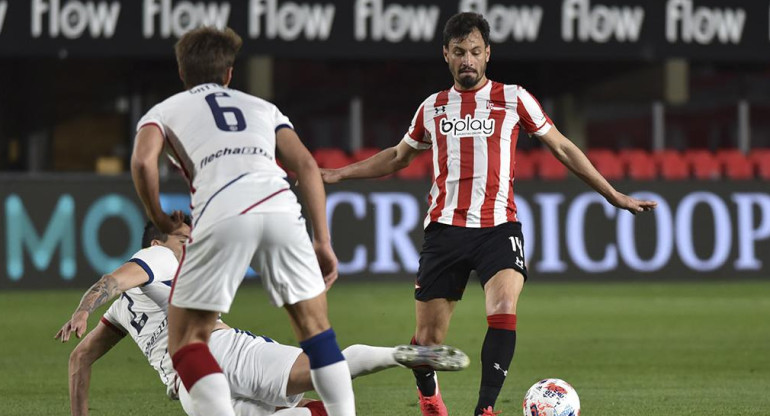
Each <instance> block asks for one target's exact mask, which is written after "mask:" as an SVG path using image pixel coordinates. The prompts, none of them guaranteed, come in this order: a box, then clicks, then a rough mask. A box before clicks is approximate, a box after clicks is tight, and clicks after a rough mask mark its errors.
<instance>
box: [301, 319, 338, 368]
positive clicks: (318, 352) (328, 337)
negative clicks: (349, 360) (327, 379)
mask: <svg viewBox="0 0 770 416" xmlns="http://www.w3.org/2000/svg"><path fill="white" fill-rule="evenodd" d="M299 345H300V346H301V347H302V350H303V351H305V354H307V357H308V358H309V359H310V368H311V369H315V368H321V367H326V366H327V365H331V364H334V363H337V362H340V361H344V360H345V357H343V356H342V352H341V351H340V347H339V345H337V335H335V334H334V330H333V329H331V328H329V329H327V330H326V331H324V332H321V333H320V334H317V335H315V336H312V337H310V338H308V339H306V340H304V341H302V342H300V343H299Z"/></svg>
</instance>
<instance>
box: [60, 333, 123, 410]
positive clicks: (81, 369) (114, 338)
mask: <svg viewBox="0 0 770 416" xmlns="http://www.w3.org/2000/svg"><path fill="white" fill-rule="evenodd" d="M123 337H124V335H122V334H119V333H118V332H117V331H115V330H113V329H110V328H108V327H107V325H104V324H103V323H101V322H99V325H97V326H96V328H94V330H93V331H91V332H89V333H88V335H86V337H85V339H83V342H81V343H80V344H78V345H77V347H75V349H74V350H72V353H71V354H70V361H69V370H68V372H69V389H70V411H71V412H72V416H87V415H88V388H89V386H90V384H91V366H92V365H93V363H94V362H96V360H98V359H99V358H100V357H101V356H103V355H104V354H106V353H107V351H109V350H110V349H111V348H112V347H114V346H115V344H117V343H118V342H119V341H120V340H121V339H123Z"/></svg>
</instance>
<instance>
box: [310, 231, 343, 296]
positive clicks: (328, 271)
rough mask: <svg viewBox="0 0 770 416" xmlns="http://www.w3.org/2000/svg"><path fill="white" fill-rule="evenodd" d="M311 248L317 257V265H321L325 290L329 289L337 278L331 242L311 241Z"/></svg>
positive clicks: (335, 260) (335, 256) (335, 259)
mask: <svg viewBox="0 0 770 416" xmlns="http://www.w3.org/2000/svg"><path fill="white" fill-rule="evenodd" d="M313 250H315V256H316V258H318V265H319V266H321V274H323V277H324V283H325V284H326V290H329V288H331V287H332V284H334V281H336V280H337V255H336V254H334V250H333V249H332V245H331V243H319V242H313Z"/></svg>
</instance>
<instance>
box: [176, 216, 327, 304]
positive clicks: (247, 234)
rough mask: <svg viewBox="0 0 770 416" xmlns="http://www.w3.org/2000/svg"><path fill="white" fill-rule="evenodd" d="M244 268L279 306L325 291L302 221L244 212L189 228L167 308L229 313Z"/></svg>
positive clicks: (299, 217) (243, 274) (311, 245)
mask: <svg viewBox="0 0 770 416" xmlns="http://www.w3.org/2000/svg"><path fill="white" fill-rule="evenodd" d="M249 264H251V266H252V267H253V268H254V270H256V271H257V272H258V273H259V274H260V279H261V281H262V285H263V286H264V288H265V290H266V291H267V294H268V296H269V297H270V301H271V302H272V303H273V304H274V305H276V306H278V307H281V306H283V305H284V304H289V305H292V304H295V303H297V302H300V301H303V300H308V299H312V298H314V297H316V296H318V295H320V294H321V293H323V291H324V289H325V285H324V281H323V276H322V275H321V269H320V267H319V266H318V260H317V259H316V256H315V251H314V250H313V244H312V243H311V242H310V236H308V233H307V228H306V227H305V220H304V218H302V217H301V216H299V215H297V214H295V213H282V212H281V213H274V212H269V213H248V214H244V215H237V216H234V217H230V218H226V219H223V220H221V221H219V222H217V223H216V224H213V225H211V226H208V227H205V228H204V229H203V230H199V229H197V228H194V229H193V231H192V235H191V238H190V241H189V242H188V243H187V245H186V247H185V251H184V255H183V256H182V260H181V261H180V266H179V267H180V269H179V272H178V276H177V278H176V281H175V282H174V287H173V289H172V292H171V304H172V305H174V306H177V307H180V308H187V309H200V310H207V311H215V312H223V313H227V312H229V311H230V305H231V304H232V302H233V298H234V297H235V292H236V291H237V289H238V286H239V285H240V284H241V281H243V277H244V276H245V274H246V270H247V269H248V266H249Z"/></svg>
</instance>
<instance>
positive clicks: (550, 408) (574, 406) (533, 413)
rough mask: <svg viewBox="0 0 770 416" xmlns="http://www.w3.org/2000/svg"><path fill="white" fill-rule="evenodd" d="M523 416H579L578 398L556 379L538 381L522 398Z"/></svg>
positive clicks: (562, 382)
mask: <svg viewBox="0 0 770 416" xmlns="http://www.w3.org/2000/svg"><path fill="white" fill-rule="evenodd" d="M523 407H524V416H580V398H579V397H578V394H577V392H576V391H575V389H574V388H572V386H570V384H569V383H567V382H566V381H564V380H559V379H558V378H548V379H545V380H540V381H538V382H537V383H535V384H534V385H533V386H532V387H530V388H529V390H528V391H527V394H526V395H525V396H524V405H523Z"/></svg>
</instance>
